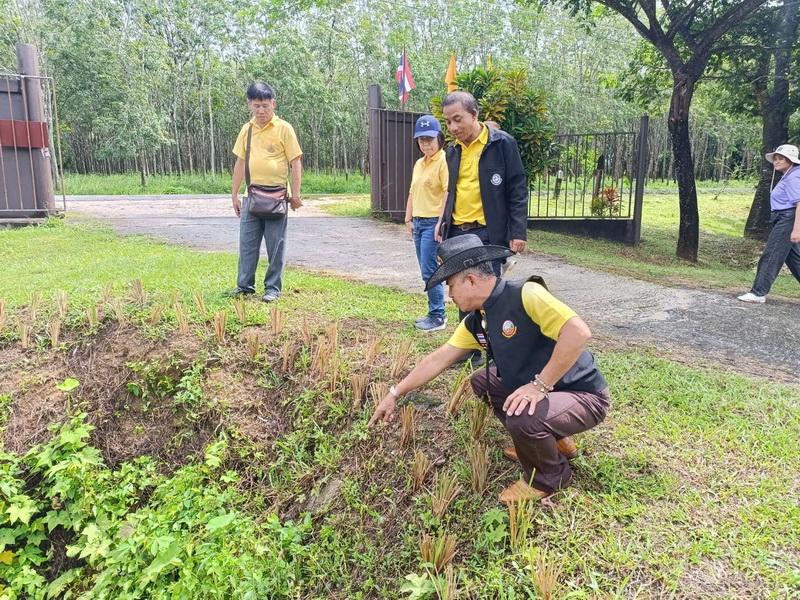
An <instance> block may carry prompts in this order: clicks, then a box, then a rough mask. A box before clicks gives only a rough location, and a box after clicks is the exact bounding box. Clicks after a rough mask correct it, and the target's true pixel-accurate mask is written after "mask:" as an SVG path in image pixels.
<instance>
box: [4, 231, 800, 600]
mask: <svg viewBox="0 0 800 600" xmlns="http://www.w3.org/2000/svg"><path fill="white" fill-rule="evenodd" d="M720 227H723V229H724V226H723V225H722V224H721V225H720ZM0 253H1V254H2V255H3V256H4V257H6V261H5V266H4V272H3V277H2V279H0V299H4V300H5V325H4V329H3V330H2V331H0V358H2V362H0V434H1V435H0V441H2V440H3V439H5V443H6V445H9V444H11V445H14V444H17V443H18V442H19V441H18V439H11V438H9V437H8V436H9V432H10V431H11V430H6V428H7V427H11V426H12V425H13V426H14V427H15V428H16V429H14V430H13V431H14V432H16V433H17V435H21V433H20V432H21V431H23V430H24V428H23V429H22V430H21V429H20V427H21V425H20V423H28V425H27V427H29V428H32V427H40V428H41V427H44V424H45V423H46V422H47V421H48V420H56V421H62V420H64V419H65V418H66V415H68V414H73V415H74V414H75V413H78V412H80V411H83V412H84V413H87V414H86V415H85V416H80V415H78V416H76V417H75V423H74V424H73V425H72V426H70V427H69V428H67V430H65V431H64V432H63V433H61V434H60V435H59V436H58V437H56V438H55V439H54V440H53V442H51V444H50V445H48V446H46V447H44V448H41V449H39V450H34V451H32V453H31V454H30V455H28V457H27V458H21V457H20V456H18V455H16V454H6V453H2V452H0V473H3V476H4V480H3V481H4V483H3V485H2V486H0V533H2V534H3V537H0V581H2V583H0V586H10V587H11V590H12V591H13V593H14V594H16V596H14V595H11V596H10V597H44V595H45V587H47V586H48V585H49V589H50V593H51V594H59V593H60V594H66V593H69V594H71V595H72V596H73V597H77V596H79V595H81V594H87V596H86V597H96V598H115V599H116V598H168V597H169V598H182V597H186V598H190V597H207V598H233V597H237V598H238V597H242V598H244V597H253V598H276V599H277V598H286V599H289V598H315V599H317V598H319V599H322V598H326V599H340V600H345V599H348V600H350V599H362V600H363V599H367V598H381V599H384V598H389V599H394V598H418V599H435V598H438V597H445V596H443V595H441V593H440V594H437V592H436V591H435V587H436V586H438V587H439V589H440V590H441V588H442V586H443V585H444V583H445V581H446V576H445V575H444V574H442V575H436V574H434V573H433V571H432V569H431V567H430V566H429V565H426V564H424V562H423V561H422V559H421V557H420V551H419V547H418V546H419V540H420V536H421V535H422V534H429V535H432V536H434V537H437V536H439V535H445V534H446V535H451V536H454V538H455V542H456V548H455V549H456V553H455V557H454V560H453V565H454V571H453V579H455V580H456V581H457V587H458V589H459V590H460V592H461V596H460V597H464V598H481V599H484V598H485V599H487V600H496V599H507V600H512V599H520V598H538V597H542V594H541V593H539V592H537V590H538V589H540V588H539V587H538V586H540V585H541V584H538V583H537V582H536V580H537V577H539V576H540V575H542V574H543V571H544V570H545V568H548V567H549V568H553V569H555V571H556V572H557V576H556V581H557V583H556V587H555V590H554V591H553V595H552V597H553V598H573V599H584V598H585V599H595V598H634V597H637V598H651V597H676V598H731V599H733V598H775V599H778V598H790V597H798V595H800V554H799V553H798V548H800V497H798V484H799V482H798V473H800V455H798V453H797V440H798V438H800V411H799V410H798V406H800V388H798V387H797V386H786V385H777V384H773V383H770V382H768V381H765V380H760V379H750V378H746V377H741V376H738V375H735V374H731V373H729V372H726V371H723V370H720V369H718V368H713V369H711V368H692V367H687V366H684V365H680V364H677V363H673V362H670V361H667V360H664V359H662V358H660V357H659V356H657V355H655V354H654V353H652V352H648V351H644V352H643V351H636V350H625V351H610V350H609V351H603V352H600V353H599V355H598V360H599V363H600V366H601V369H602V370H603V372H604V373H605V375H606V376H607V379H608V381H609V384H610V386H611V394H612V397H613V403H612V409H611V411H610V413H609V417H608V419H607V420H606V421H605V422H604V423H603V424H601V425H600V426H599V427H598V428H596V429H595V430H593V431H590V432H588V433H586V434H583V435H581V436H579V438H578V443H579V446H580V447H581V449H582V452H583V454H582V456H581V457H580V458H579V459H577V460H576V461H575V470H576V481H575V484H574V485H573V486H572V487H570V488H569V489H567V490H565V491H564V492H562V493H560V494H558V495H557V496H556V497H555V499H554V501H553V503H552V504H551V505H545V506H535V507H532V508H531V510H530V514H529V517H528V522H529V523H530V530H529V531H528V533H527V534H526V535H524V536H522V538H521V539H520V540H519V543H518V544H517V545H516V547H515V548H514V549H512V547H511V543H510V536H511V527H510V522H509V516H508V513H507V512H506V511H505V510H504V509H503V508H502V507H501V506H500V505H499V504H498V503H497V501H496V496H497V493H498V492H499V490H500V489H502V487H503V486H504V485H507V484H508V483H509V482H510V481H512V480H513V479H514V478H515V477H516V476H517V470H516V468H515V467H514V466H513V465H511V464H510V463H508V462H506V461H503V459H502V458H501V453H500V452H501V448H502V446H503V444H504V443H506V438H505V435H504V434H503V432H502V429H501V427H500V426H499V425H498V424H497V423H496V422H493V423H491V424H490V426H489V429H488V432H487V434H486V437H485V438H484V439H485V442H486V443H488V445H489V448H490V469H489V477H488V488H487V490H486V491H485V492H483V493H476V492H473V491H472V490H471V488H470V467H469V463H468V462H467V458H466V448H467V447H468V446H469V445H470V443H471V442H470V434H469V431H470V420H469V419H470V418H469V416H468V412H467V411H462V413H461V414H459V415H457V416H456V417H454V418H448V417H446V416H445V415H444V412H443V410H442V408H441V406H439V404H440V403H441V402H443V401H445V400H446V399H447V398H448V397H449V393H450V392H449V389H450V388H449V386H450V385H452V384H454V383H455V378H456V376H457V373H456V372H448V373H447V374H445V375H444V376H443V380H442V381H441V382H440V383H438V384H436V385H431V386H429V387H428V388H426V389H425V390H424V391H423V392H422V394H421V396H419V397H418V398H417V399H412V401H418V402H419V404H418V405H417V411H416V418H415V420H416V426H415V427H416V432H417V433H416V442H415V444H414V445H413V446H412V447H406V448H401V447H400V445H399V440H398V438H399V427H398V425H397V424H395V425H393V426H389V427H381V428H379V429H378V430H373V431H368V430H367V429H366V426H365V423H366V420H367V419H368V417H369V414H370V412H371V405H370V403H369V401H367V406H364V407H362V408H358V407H357V406H356V405H354V397H353V392H352V390H351V389H350V386H349V385H348V383H347V382H348V381H349V380H350V379H349V378H350V377H351V376H352V375H357V374H363V375H367V377H368V380H369V381H372V382H376V383H377V382H380V381H390V380H391V378H390V376H389V374H388V371H389V368H390V363H391V359H392V356H393V355H394V353H395V352H396V351H397V348H399V347H400V346H401V345H402V343H403V342H404V341H406V340H408V341H411V342H412V346H411V353H412V358H411V360H409V361H408V362H409V363H410V362H413V361H415V360H416V358H418V357H419V356H420V355H421V354H422V353H423V352H425V351H427V350H429V349H430V348H432V347H433V346H435V345H436V344H438V343H441V342H442V341H444V340H446V339H447V338H446V336H447V334H446V333H445V332H443V333H440V334H436V335H434V336H428V337H422V336H420V335H419V334H417V333H415V331H414V329H413V327H412V326H411V325H410V324H409V321H410V319H409V315H414V314H417V313H418V312H419V311H422V310H424V306H425V303H424V296H423V295H422V294H418V295H413V294H406V293H401V292H397V291H392V290H388V289H384V288H380V287H377V286H371V285H364V284H360V283H354V282H352V281H346V280H342V279H337V278H333V277H323V276H317V275H311V274H309V273H306V272H303V271H299V270H290V271H288V272H287V274H286V285H285V294H284V296H283V297H282V299H281V301H280V302H279V303H278V306H280V307H281V308H282V309H283V310H284V312H285V317H286V325H285V331H283V332H282V333H279V334H274V333H272V332H271V331H270V330H271V325H270V323H271V320H272V319H273V318H274V317H273V315H272V314H271V312H270V309H271V307H269V306H267V305H264V304H263V303H261V302H257V301H255V300H250V301H248V302H247V304H246V306H247V311H248V312H247V315H248V316H247V317H246V318H245V322H244V323H242V322H240V321H239V318H238V317H237V315H236V312H235V310H234V305H233V301H232V300H231V299H229V298H226V297H224V296H223V295H222V293H221V291H222V290H223V289H226V288H227V287H229V285H230V280H231V277H232V275H233V273H234V271H235V260H236V259H235V256H233V255H231V254H222V253H202V252H195V251H190V250H187V249H183V248H178V247H173V246H167V245H164V244H160V243H155V242H153V241H150V240H147V239H144V238H138V237H124V238H123V237H119V236H116V235H114V234H113V233H111V232H110V231H109V230H108V229H105V228H103V227H100V226H97V225H91V224H71V223H69V222H66V223H65V222H61V221H58V222H53V223H50V224H48V225H47V226H43V227H38V228H25V229H17V230H0ZM262 268H263V266H262ZM134 279H141V280H142V283H143V287H144V290H145V292H146V294H147V297H146V300H145V302H144V304H143V305H139V304H137V303H135V302H134V301H133V300H132V299H131V288H130V284H129V282H130V281H132V280H134ZM59 290H63V291H64V292H66V293H67V294H68V298H69V307H68V309H67V314H66V316H65V317H64V331H63V338H64V341H63V342H62V344H61V345H60V346H59V347H57V348H56V349H51V348H49V345H48V343H47V340H48V335H49V334H48V325H47V324H48V323H52V319H54V318H55V317H54V315H55V312H56V305H55V302H54V298H55V296H56V294H57V292H58V291H59ZM32 292H41V300H39V299H38V297H37V298H34V301H35V302H34V303H35V304H37V311H36V314H37V316H36V318H35V320H34V321H33V322H32V324H33V333H32V340H33V343H32V346H31V347H30V348H29V349H27V350H23V349H21V348H20V345H19V333H20V329H19V327H18V324H19V323H23V324H24V323H31V321H30V319H31V295H32ZM198 292H199V293H200V294H202V295H203V297H204V299H205V303H206V305H207V308H206V311H205V312H201V311H200V310H199V309H198V308H197V306H196V303H195V302H194V299H193V298H194V296H195V295H196V293H198ZM104 297H105V299H104ZM111 298H116V299H119V300H120V301H122V302H124V303H125V310H126V319H127V324H124V325H123V324H120V323H117V322H115V319H114V316H113V314H111V311H110V310H108V305H107V303H108V302H113V301H112V300H110V299H111ZM175 300H178V302H180V303H182V304H183V305H184V306H186V307H187V310H188V312H189V315H190V319H191V323H192V331H191V332H190V333H189V334H188V335H183V334H179V333H178V332H177V331H176V329H175V327H176V315H175V314H174V309H173V304H174V302H175ZM98 303H100V304H101V305H103V306H104V307H105V313H106V316H105V320H103V321H102V322H101V323H100V324H97V325H95V326H94V328H89V327H88V326H87V324H86V311H87V309H92V307H94V306H96V305H97V304H98ZM159 307H160V308H163V310H164V313H163V319H161V320H159V322H158V323H155V322H153V321H154V319H153V314H156V309H157V308H159ZM219 311H224V312H225V313H226V314H227V326H226V329H227V338H226V340H225V341H224V342H219V341H217V340H216V339H215V337H214V334H213V332H212V330H213V328H212V325H211V321H212V316H211V315H213V314H215V313H218V312H219ZM216 320H217V322H219V318H218V317H217V318H216ZM306 320H307V321H308V322H310V323H313V326H314V331H315V335H316V334H320V335H325V334H323V333H322V332H323V331H324V330H325V328H326V327H328V326H329V324H330V323H331V322H333V321H338V322H339V330H338V332H339V333H338V336H339V339H340V344H341V345H340V353H339V354H338V356H339V361H338V362H337V363H336V366H335V367H333V366H331V367H330V368H329V369H328V371H326V372H323V373H322V374H315V373H314V371H313V365H314V364H315V362H316V360H317V359H318V352H319V349H320V348H321V347H322V342H321V341H319V342H318V341H312V342H311V344H310V345H309V346H306V345H305V344H304V343H301V341H300V340H301V338H302V331H303V328H304V327H306V325H305V324H306ZM245 331H246V332H251V333H255V334H257V335H259V336H261V339H262V344H263V349H262V351H261V353H260V354H259V355H258V357H257V358H256V359H252V360H249V359H247V358H246V356H245V353H244V343H243V342H242V341H241V339H240V337H239V335H240V333H243V332H245ZM376 335H383V336H385V339H386V344H385V348H384V350H383V351H382V352H381V353H379V355H378V358H377V359H376V360H375V361H374V362H373V363H372V364H365V362H364V359H363V352H364V348H365V342H366V340H368V339H370V337H373V336H376ZM319 340H322V338H319ZM287 344H295V345H297V347H298V348H299V349H298V353H297V355H296V357H295V359H294V360H295V362H294V366H293V367H292V369H290V371H288V372H286V371H284V370H283V369H282V367H281V366H280V364H281V358H280V356H281V353H282V352H283V351H282V350H281V348H285V347H286V345H287ZM315 356H316V357H317V358H315ZM114 360H116V361H119V362H118V366H117V368H116V370H115V368H114V364H115V363H114ZM334 373H337V375H336V377H334V376H333V374H334ZM65 377H75V378H77V379H78V380H80V385H79V387H78V388H77V390H76V391H72V392H58V391H56V390H55V387H54V386H55V384H57V383H60V382H62V381H63V380H64V378H65ZM332 378H333V379H332ZM337 382H338V383H337ZM64 389H67V388H64ZM65 396H66V399H65ZM36 411H39V412H36ZM37 415H41V418H43V419H44V423H39V422H38V419H39V417H37ZM85 420H88V421H89V422H91V423H94V424H95V425H96V426H97V428H98V429H96V430H95V431H94V432H92V433H91V437H88V436H89V435H90V432H88V431H86V430H84V429H82V427H84V426H83V425H80V423H82V422H83V421H85ZM151 428H156V429H158V428H163V429H164V431H169V434H153V433H152V431H151ZM159 431H161V430H160V429H159ZM126 436H127V437H126ZM148 436H149V438H152V439H151V442H152V447H153V448H154V451H153V454H152V456H151V457H150V458H148V456H149V455H148V454H144V455H142V456H139V458H137V459H135V460H134V459H132V458H128V459H126V460H125V461H123V462H121V463H118V464H115V466H114V468H113V469H110V468H109V467H108V466H107V465H106V464H105V460H107V459H105V458H104V457H107V456H111V457H113V456H115V453H116V455H118V454H119V453H123V454H124V453H126V452H127V453H128V454H130V453H131V452H132V451H130V450H129V448H128V446H130V445H134V444H135V442H137V441H138V440H140V439H142V438H148ZM125 440H130V442H128V443H127V444H126V443H123V442H124V441H125ZM87 441H88V442H90V443H91V444H93V445H95V446H97V447H100V448H102V449H103V451H102V452H100V451H95V450H93V449H92V447H91V446H86V445H85V444H86V443H87ZM415 448H416V449H417V450H420V451H421V452H423V453H425V454H426V455H427V456H428V457H429V458H430V459H431V460H435V461H436V463H437V464H436V467H435V468H434V470H435V471H436V472H437V473H439V474H440V475H441V474H444V473H452V474H454V475H455V477H456V480H457V482H458V483H459V485H460V486H461V491H460V493H459V494H458V495H457V497H456V499H455V500H454V502H453V503H452V505H451V506H450V508H449V509H448V510H447V511H446V513H445V514H444V515H443V516H441V517H437V516H436V515H434V514H433V512H432V509H431V491H430V490H431V489H432V488H433V487H434V484H433V479H432V477H431V476H429V477H428V479H427V481H426V484H425V485H424V486H423V488H422V489H421V490H420V491H416V492H414V491H413V490H412V489H411V487H410V464H411V462H412V460H413V456H414V449H415ZM155 450H158V452H155ZM179 451H180V452H179ZM133 455H136V453H135V452H133ZM176 456H179V457H180V458H179V459H178V458H175V457H176ZM163 457H172V458H171V462H168V463H167V462H165V461H167V459H166V458H163ZM318 494H322V495H325V494H330V498H328V501H329V502H330V507H329V508H327V509H315V510H314V512H313V514H311V515H309V516H306V514H305V512H304V507H305V506H307V504H306V503H307V502H308V499H309V498H311V497H316V496H317V495H318ZM9 536H11V537H9ZM9 540H11V541H9ZM14 540H16V541H14ZM50 543H52V544H53V546H52V547H53V548H62V549H63V548H64V547H65V546H64V544H65V543H66V545H67V546H66V547H67V548H72V550H70V555H71V556H73V558H72V559H71V561H65V560H64V559H63V554H58V553H57V552H56V551H55V550H51V549H50V548H51V546H50ZM7 551H8V552H7ZM49 569H52V571H51V570H49ZM56 576H58V578H57V579H56ZM26 586H27V587H26ZM2 590H3V588H2V587H0V595H2V594H3V593H4V592H3V591H2ZM401 590H402V591H401ZM248 594H249V596H248Z"/></svg>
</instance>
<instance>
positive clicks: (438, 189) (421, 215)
mask: <svg viewBox="0 0 800 600" xmlns="http://www.w3.org/2000/svg"><path fill="white" fill-rule="evenodd" d="M414 139H415V140H416V142H417V144H418V145H419V149H420V152H422V158H420V159H419V160H418V161H417V162H416V164H415V165H414V171H413V173H412V175H411V189H410V190H409V192H408V203H407V204H406V227H408V230H409V232H410V233H411V234H412V236H413V238H414V248H415V249H416V251H417V261H418V262H419V270H420V273H421V275H422V279H423V280H424V281H425V282H427V281H428V279H429V278H430V276H431V275H432V274H433V272H434V271H435V270H436V267H437V266H438V264H437V262H436V249H437V248H438V246H439V244H438V242H437V241H436V238H435V230H436V223H437V221H438V220H439V216H440V215H441V214H442V206H443V205H444V200H445V197H446V196H447V177H448V173H447V161H446V160H445V156H444V150H443V149H442V148H443V147H444V134H443V133H442V127H441V125H439V121H437V120H436V118H435V117H433V116H431V115H423V116H421V117H420V118H419V119H417V123H416V125H415V127H414ZM414 326H415V327H416V328H417V329H421V330H422V331H441V330H442V329H444V328H445V327H446V326H447V318H446V317H445V314H444V284H441V283H440V284H438V285H436V286H433V287H432V288H431V289H429V290H428V314H427V315H426V316H424V317H422V318H421V319H417V321H416V323H414Z"/></svg>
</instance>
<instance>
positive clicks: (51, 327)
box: [47, 319, 61, 348]
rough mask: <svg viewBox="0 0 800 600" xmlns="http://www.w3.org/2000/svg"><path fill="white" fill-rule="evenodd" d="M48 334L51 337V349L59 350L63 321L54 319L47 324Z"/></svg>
mask: <svg viewBox="0 0 800 600" xmlns="http://www.w3.org/2000/svg"><path fill="white" fill-rule="evenodd" d="M47 333H48V334H49V335H50V347H51V348H57V347H58V339H59V336H60V335H61V321H60V320H59V319H53V320H52V321H50V322H49V323H48V324H47Z"/></svg>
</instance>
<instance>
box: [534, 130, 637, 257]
mask: <svg viewBox="0 0 800 600" xmlns="http://www.w3.org/2000/svg"><path fill="white" fill-rule="evenodd" d="M648 124H649V119H648V117H646V116H645V117H642V119H641V120H640V123H639V129H638V130H637V131H614V132H605V133H581V134H561V135H557V136H556V137H555V153H554V156H553V159H552V163H551V167H550V168H548V169H547V171H546V172H544V173H542V174H541V175H539V176H536V177H532V178H531V180H530V200H529V205H528V218H529V226H530V227H531V228H532V229H545V230H550V231H559V232H564V233H577V234H581V235H590V236H593V237H604V238H609V239H613V240H617V241H622V242H625V243H628V244H637V243H638V242H639V236H640V230H641V205H642V194H643V192H644V185H645V176H646V171H647V130H648Z"/></svg>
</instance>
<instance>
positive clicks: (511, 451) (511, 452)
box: [503, 446, 519, 462]
mask: <svg viewBox="0 0 800 600" xmlns="http://www.w3.org/2000/svg"><path fill="white" fill-rule="evenodd" d="M503 456H505V457H506V458H507V459H508V460H512V461H514V462H519V456H517V449H516V448H514V446H508V447H507V448H503Z"/></svg>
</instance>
